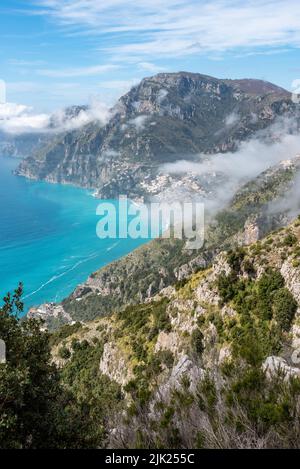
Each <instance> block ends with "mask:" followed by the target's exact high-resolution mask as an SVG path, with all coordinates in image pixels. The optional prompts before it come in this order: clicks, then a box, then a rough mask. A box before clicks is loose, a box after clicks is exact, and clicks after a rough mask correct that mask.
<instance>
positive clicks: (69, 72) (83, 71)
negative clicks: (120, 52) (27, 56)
mask: <svg viewBox="0 0 300 469" xmlns="http://www.w3.org/2000/svg"><path fill="white" fill-rule="evenodd" d="M118 68H120V67H119V65H113V64H106V65H95V66H93V67H79V68H66V69H63V70H51V69H41V70H37V73H38V75H42V76H46V77H50V78H72V77H88V76H93V75H100V74H102V73H106V72H111V71H114V70H116V69H118Z"/></svg>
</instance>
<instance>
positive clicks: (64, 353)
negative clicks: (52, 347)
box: [58, 346, 71, 360]
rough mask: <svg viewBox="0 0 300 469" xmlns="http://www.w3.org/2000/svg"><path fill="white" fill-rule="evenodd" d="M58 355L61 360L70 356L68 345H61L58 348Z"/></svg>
mask: <svg viewBox="0 0 300 469" xmlns="http://www.w3.org/2000/svg"><path fill="white" fill-rule="evenodd" d="M58 355H59V356H60V358H62V359H63V360H68V358H70V356H71V352H70V350H69V349H68V347H66V346H63V347H60V349H59V350H58Z"/></svg>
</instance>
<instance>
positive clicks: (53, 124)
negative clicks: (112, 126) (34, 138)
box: [0, 100, 111, 134]
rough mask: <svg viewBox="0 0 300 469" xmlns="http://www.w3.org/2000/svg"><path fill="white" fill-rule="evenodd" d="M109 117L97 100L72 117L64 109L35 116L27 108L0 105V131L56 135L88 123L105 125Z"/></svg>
mask: <svg viewBox="0 0 300 469" xmlns="http://www.w3.org/2000/svg"><path fill="white" fill-rule="evenodd" d="M110 116H111V111H110V110H109V108H108V107H107V106H106V105H104V104H103V103H101V102H99V101H97V100H93V101H92V102H91V104H90V105H89V106H88V107H87V108H84V109H81V110H80V111H79V112H78V113H77V114H74V115H70V114H69V113H68V112H67V111H66V110H65V109H64V110H59V111H56V112H54V113H53V114H46V113H43V114H42V113H41V114H36V113H34V111H33V109H32V108H30V107H28V106H25V105H22V104H16V103H5V104H0V130H2V131H3V132H6V133H9V134H24V133H36V132H41V133H45V132H47V133H57V132H63V131H69V130H74V129H78V128H80V127H83V126H84V125H87V124H89V123H90V122H98V123H99V125H105V124H106V122H107V121H108V120H109V118H110Z"/></svg>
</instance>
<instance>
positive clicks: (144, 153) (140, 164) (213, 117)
mask: <svg viewBox="0 0 300 469" xmlns="http://www.w3.org/2000/svg"><path fill="white" fill-rule="evenodd" d="M246 88H248V89H249V90H250V91H251V93H249V94H248V93H246V92H245V91H243V90H244V89H246ZM256 89H258V90H260V91H263V94H257V91H255V90H256ZM266 90H267V91H269V92H267V93H266ZM295 112H296V107H295V104H294V103H293V102H292V101H291V99H290V94H289V93H288V92H286V91H285V90H283V89H282V88H280V87H276V85H272V84H268V83H266V82H262V81H259V80H258V81H256V80H250V81H249V80H237V81H234V80H219V79H217V78H212V77H208V76H205V75H201V74H193V73H188V72H179V73H173V74H170V73H161V74H158V75H155V76H154V77H149V78H145V79H143V80H142V81H141V82H140V84H139V85H137V86H135V87H133V88H132V89H131V90H130V91H129V92H128V93H127V94H125V95H124V96H122V97H121V98H120V99H119V101H118V102H117V104H116V105H115V106H114V107H113V108H112V111H111V117H110V119H109V120H108V122H107V123H106V124H105V125H104V126H100V125H99V124H97V123H91V124H88V125H86V126H85V127H83V128H82V129H79V130H74V131H72V132H67V133H66V134H65V135H64V136H63V137H62V138H58V139H56V140H54V141H53V142H51V143H50V144H49V145H48V146H46V147H44V148H43V149H40V151H39V152H37V153H36V154H35V155H34V156H31V157H29V158H27V159H25V160H24V162H22V163H21V165H20V167H19V169H18V174H19V175H22V176H26V177H29V178H34V179H44V180H46V181H48V182H60V183H66V184H75V185H79V186H83V187H88V188H93V189H96V191H97V195H98V196H99V197H101V198H115V197H118V195H119V194H124V193H126V194H128V196H130V197H132V198H139V197H144V198H146V199H147V198H148V199H149V198H150V197H151V194H150V193H149V190H148V189H149V187H148V186H149V185H151V182H152V181H155V178H156V177H157V176H158V175H159V174H160V166H161V165H162V164H164V163H169V162H173V161H176V160H178V159H182V158H183V157H184V159H188V160H191V161H192V160H193V159H194V158H195V157H196V156H197V155H198V154H199V153H203V154H207V155H210V154H212V153H218V152H221V153H226V152H228V151H234V150H236V149H237V146H238V144H239V142H242V141H245V140H247V139H249V138H251V137H252V136H253V135H254V134H255V133H257V132H258V131H261V130H263V129H267V128H268V127H270V126H271V124H272V123H274V122H275V121H276V119H277V118H278V117H280V116H282V117H287V116H294V114H295ZM145 180H148V181H149V184H148V186H147V187H146V188H145V184H144V182H145Z"/></svg>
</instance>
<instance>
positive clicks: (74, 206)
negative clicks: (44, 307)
mask: <svg viewBox="0 0 300 469" xmlns="http://www.w3.org/2000/svg"><path fill="white" fill-rule="evenodd" d="M17 163H18V162H17V161H16V160H13V159H9V158H3V157H0V295H1V298H2V297H3V296H4V295H5V294H6V292H8V291H12V290H13V289H14V288H15V287H16V286H17V285H18V282H19V281H22V282H23V284H24V289H25V291H24V302H25V307H26V308H28V307H30V306H33V305H39V304H41V303H43V302H49V301H60V300H62V299H63V298H65V297H66V296H67V295H68V294H70V293H71V292H72V291H73V289H74V288H75V287H76V286H77V285H78V284H79V283H81V282H83V281H84V280H85V279H86V278H87V277H88V275H89V274H90V273H92V272H93V271H95V270H97V269H99V268H100V267H102V266H104V265H106V264H108V263H109V262H112V261H113V260H115V259H117V258H119V257H121V256H123V255H125V254H127V253H128V252H130V251H132V250H133V249H134V248H136V247H137V246H139V245H140V244H142V243H143V242H145V240H132V239H117V240H116V239H104V240H103V239H99V238H98V237H97V236H96V224H97V222H98V220H99V216H97V215H96V207H97V205H98V204H99V202H100V201H99V200H96V199H95V198H93V197H92V196H91V193H90V192H89V191H86V190H82V189H77V188H74V187H71V186H62V185H59V184H47V183H44V182H33V181H28V180H26V179H24V178H20V177H17V176H14V175H13V174H12V171H13V169H14V168H15V167H16V165H17Z"/></svg>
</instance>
